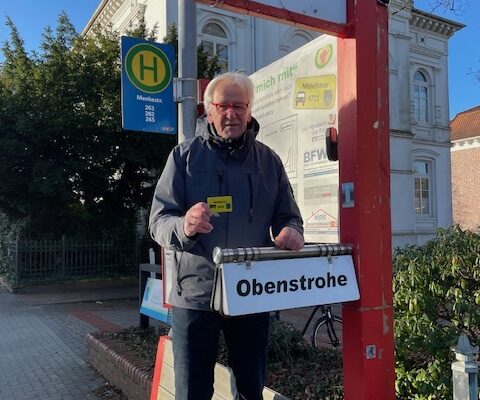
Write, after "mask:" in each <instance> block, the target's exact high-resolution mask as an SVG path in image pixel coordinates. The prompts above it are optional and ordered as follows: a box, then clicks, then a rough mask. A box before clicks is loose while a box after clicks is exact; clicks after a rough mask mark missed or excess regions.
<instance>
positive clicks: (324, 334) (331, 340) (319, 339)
mask: <svg viewBox="0 0 480 400" xmlns="http://www.w3.org/2000/svg"><path fill="white" fill-rule="evenodd" d="M341 338H342V319H341V318H340V317H337V316H336V315H332V316H331V317H330V318H327V317H322V318H320V319H318V321H317V322H316V323H315V327H314V330H313V336H312V343H313V345H314V346H315V347H331V346H333V347H339V346H340V345H341Z"/></svg>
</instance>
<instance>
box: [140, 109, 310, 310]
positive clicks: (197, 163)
mask: <svg viewBox="0 0 480 400" xmlns="http://www.w3.org/2000/svg"><path fill="white" fill-rule="evenodd" d="M258 129H259V125H258V123H257V122H256V121H255V120H254V119H253V118H252V121H251V122H250V123H249V125H248V126H247V130H246V132H245V134H244V135H243V136H242V138H241V140H239V141H237V142H235V143H226V142H225V141H223V140H222V139H220V138H219V137H218V136H217V135H216V133H215V132H214V128H213V127H212V126H211V125H210V124H200V125H198V126H197V133H196V134H197V136H196V137H194V138H192V139H188V140H186V141H185V142H183V143H180V144H179V145H177V146H176V147H175V148H174V149H173V150H172V152H171V153H170V155H169V157H168V160H167V163H166V165H165V169H164V171H163V173H162V175H161V177H160V179H159V181H158V183H157V187H156V189H155V195H154V198H153V203H152V209H151V212H150V223H149V228H150V234H151V235H152V237H153V239H154V240H155V241H156V242H157V243H158V244H160V246H162V247H164V248H166V249H173V250H175V259H176V264H177V265H176V268H174V269H175V271H174V276H173V283H174V286H173V291H172V294H171V297H170V302H171V303H172V304H173V305H175V306H177V307H182V308H189V309H200V310H208V309H209V302H210V296H211V293H212V286H213V276H214V270H215V265H214V263H213V261H212V250H213V248H214V247H215V246H220V247H228V248H235V247H249V246H272V245H273V244H272V240H271V236H270V229H271V231H272V235H273V237H275V236H276V235H277V234H278V233H279V232H280V230H281V229H282V228H283V227H285V226H290V227H292V228H294V229H296V230H297V231H299V232H300V233H303V228H302V218H301V216H300V211H299V209H298V207H297V204H296V203H295V200H294V198H293V194H292V190H291V187H290V184H289V182H288V178H287V175H286V173H285V169H284V168H283V165H282V161H281V160H280V158H279V157H278V155H277V154H275V153H274V152H273V151H272V150H271V149H270V148H269V147H267V146H265V145H264V144H262V143H260V142H258V141H257V140H255V136H256V135H257V133H258ZM226 195H230V196H232V199H233V207H232V208H233V211H232V212H226V213H221V214H220V216H219V217H212V218H211V219H210V223H211V224H212V225H213V231H211V232H210V233H208V234H197V235H196V236H195V237H193V238H188V237H187V236H185V233H184V231H183V220H184V216H185V213H186V212H187V210H188V209H189V208H190V207H192V206H193V205H194V204H196V203H198V202H205V203H206V202H207V197H214V196H226ZM175 285H176V287H175Z"/></svg>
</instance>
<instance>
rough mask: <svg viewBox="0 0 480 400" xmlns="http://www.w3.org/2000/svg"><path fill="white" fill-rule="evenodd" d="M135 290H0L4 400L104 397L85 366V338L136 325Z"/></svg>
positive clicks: (0, 389) (0, 366)
mask: <svg viewBox="0 0 480 400" xmlns="http://www.w3.org/2000/svg"><path fill="white" fill-rule="evenodd" d="M136 295H137V286H135V285H130V286H125V287H121V288H118V287H91V286H90V287H86V288H79V287H73V288H72V287H67V286H65V287H62V286H56V287H50V288H49V287H44V288H36V289H32V290H31V291H29V292H24V293H16V294H12V293H9V292H8V291H7V290H6V289H4V288H3V287H1V286H0V399H2V400H4V399H5V400H7V399H8V400H32V399H35V400H85V399H99V398H102V399H105V397H99V395H98V394H97V393H98V392H99V389H100V388H102V387H103V386H104V385H105V380H104V379H103V378H102V377H101V376H99V375H98V374H96V373H95V372H94V371H93V369H91V368H90V367H89V366H88V364H87V362H86V356H87V355H86V346H85V336H86V334H87V333H90V332H95V331H98V330H103V331H115V330H120V329H123V328H125V327H128V326H133V325H137V324H138V301H137V300H136ZM109 398H110V399H112V398H113V397H109Z"/></svg>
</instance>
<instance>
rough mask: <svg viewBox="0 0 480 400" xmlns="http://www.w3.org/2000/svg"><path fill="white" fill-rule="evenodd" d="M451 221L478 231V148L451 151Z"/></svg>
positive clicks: (479, 180) (479, 149)
mask: <svg viewBox="0 0 480 400" xmlns="http://www.w3.org/2000/svg"><path fill="white" fill-rule="evenodd" d="M451 156H452V205H453V223H454V224H459V225H460V226H461V227H462V228H463V229H468V230H472V231H476V232H479V231H480V148H469V149H465V150H457V151H453V152H452V154H451Z"/></svg>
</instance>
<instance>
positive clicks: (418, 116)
mask: <svg viewBox="0 0 480 400" xmlns="http://www.w3.org/2000/svg"><path fill="white" fill-rule="evenodd" d="M427 83H428V82H427V78H426V77H425V75H424V74H423V73H422V72H420V71H417V72H415V75H414V76H413V112H414V118H415V120H416V121H417V122H423V123H427V122H428V84H427Z"/></svg>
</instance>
